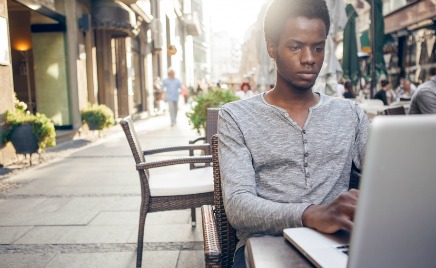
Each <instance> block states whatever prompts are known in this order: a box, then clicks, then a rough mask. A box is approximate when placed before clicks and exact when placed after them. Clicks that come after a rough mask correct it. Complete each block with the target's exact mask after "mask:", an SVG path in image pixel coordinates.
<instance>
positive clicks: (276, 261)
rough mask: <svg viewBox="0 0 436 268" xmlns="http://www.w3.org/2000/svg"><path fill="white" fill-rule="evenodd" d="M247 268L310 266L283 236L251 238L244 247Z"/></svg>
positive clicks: (295, 267)
mask: <svg viewBox="0 0 436 268" xmlns="http://www.w3.org/2000/svg"><path fill="white" fill-rule="evenodd" d="M245 262H246V264H247V268H297V267H298V268H306V267H313V266H312V264H311V263H310V262H309V261H308V260H307V259H306V258H305V257H304V256H303V255H301V253H299V252H298V250H297V249H296V248H295V247H294V246H292V245H291V244H290V243H289V242H288V241H287V240H286V238H284V237H283V236H277V237H271V236H266V237H253V238H250V239H248V241H247V246H246V247H245Z"/></svg>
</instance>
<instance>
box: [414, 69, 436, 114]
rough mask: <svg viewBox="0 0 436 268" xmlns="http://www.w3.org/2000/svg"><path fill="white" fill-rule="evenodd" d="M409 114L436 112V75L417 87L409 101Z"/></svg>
mask: <svg viewBox="0 0 436 268" xmlns="http://www.w3.org/2000/svg"><path fill="white" fill-rule="evenodd" d="M433 70H434V69H433ZM409 114H436V75H433V76H432V77H431V78H430V80H428V81H427V82H424V83H423V84H421V85H420V86H419V87H418V89H417V90H416V92H415V94H414V95H413V97H412V101H411V102H410V110H409Z"/></svg>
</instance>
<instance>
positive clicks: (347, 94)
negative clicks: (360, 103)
mask: <svg viewBox="0 0 436 268" xmlns="http://www.w3.org/2000/svg"><path fill="white" fill-rule="evenodd" d="M343 96H344V98H346V99H354V98H355V97H356V95H355V94H354V89H353V84H351V81H348V80H347V81H346V82H345V83H344V94H343Z"/></svg>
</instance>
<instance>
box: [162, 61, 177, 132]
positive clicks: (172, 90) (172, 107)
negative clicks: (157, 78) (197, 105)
mask: <svg viewBox="0 0 436 268" xmlns="http://www.w3.org/2000/svg"><path fill="white" fill-rule="evenodd" d="M162 88H163V90H164V92H165V101H167V102H168V110H169V112H170V119H171V126H174V125H175V124H176V123H177V111H178V107H177V104H178V102H179V95H180V89H181V88H182V82H180V80H179V79H178V78H176V77H175V72H174V70H173V69H172V68H170V69H168V77H167V78H165V79H164V80H163V82H162Z"/></svg>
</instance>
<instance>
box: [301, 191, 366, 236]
mask: <svg viewBox="0 0 436 268" xmlns="http://www.w3.org/2000/svg"><path fill="white" fill-rule="evenodd" d="M358 197H359V191H358V190H355V189H351V190H350V191H348V192H345V193H342V194H340V195H339V196H338V197H337V198H336V199H335V200H333V201H332V202H331V203H330V204H326V205H311V206H309V207H308V208H307V209H306V210H305V211H304V212H303V216H302V221H303V225H304V226H306V227H310V228H313V229H316V230H318V231H320V232H323V233H334V232H336V231H339V230H342V229H344V230H349V231H351V229H353V219H354V212H355V211H356V205H357V199H358Z"/></svg>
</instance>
